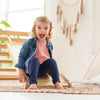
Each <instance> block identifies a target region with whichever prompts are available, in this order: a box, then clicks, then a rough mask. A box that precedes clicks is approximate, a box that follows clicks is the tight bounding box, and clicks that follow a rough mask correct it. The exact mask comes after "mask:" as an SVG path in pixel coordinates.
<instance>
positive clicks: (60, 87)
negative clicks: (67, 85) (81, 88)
mask: <svg viewBox="0 0 100 100" xmlns="http://www.w3.org/2000/svg"><path fill="white" fill-rule="evenodd" d="M55 87H56V89H64V87H63V86H62V85H61V84H60V83H59V82H56V83H55Z"/></svg>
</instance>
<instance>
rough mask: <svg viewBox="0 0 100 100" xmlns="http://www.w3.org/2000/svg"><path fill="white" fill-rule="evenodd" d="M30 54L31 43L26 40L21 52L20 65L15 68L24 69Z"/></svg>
mask: <svg viewBox="0 0 100 100" xmlns="http://www.w3.org/2000/svg"><path fill="white" fill-rule="evenodd" d="M28 52H29V42H28V41H27V40H26V41H25V42H24V43H23V45H22V47H21V50H20V53H19V56H18V63H17V64H16V65H15V67H17V68H20V69H24V67H25V61H26V57H27V55H28Z"/></svg>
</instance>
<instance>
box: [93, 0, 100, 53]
mask: <svg viewBox="0 0 100 100" xmlns="http://www.w3.org/2000/svg"><path fill="white" fill-rule="evenodd" d="M99 9H100V0H93V16H94V17H93V18H94V19H93V26H94V51H95V52H96V51H97V50H98V49H99V48H100V12H99Z"/></svg>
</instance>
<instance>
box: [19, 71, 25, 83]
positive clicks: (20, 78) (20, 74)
mask: <svg viewBox="0 0 100 100" xmlns="http://www.w3.org/2000/svg"><path fill="white" fill-rule="evenodd" d="M26 80H27V75H26V73H25V72H24V70H23V69H19V81H20V82H21V83H22V82H25V81H26Z"/></svg>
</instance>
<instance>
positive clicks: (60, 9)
mask: <svg viewBox="0 0 100 100" xmlns="http://www.w3.org/2000/svg"><path fill="white" fill-rule="evenodd" d="M61 18H62V10H61V9H60V21H61Z"/></svg>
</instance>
